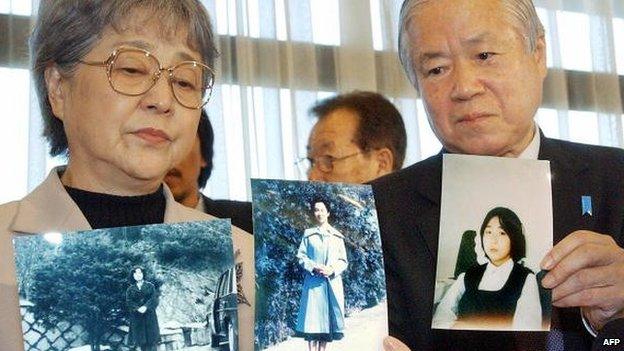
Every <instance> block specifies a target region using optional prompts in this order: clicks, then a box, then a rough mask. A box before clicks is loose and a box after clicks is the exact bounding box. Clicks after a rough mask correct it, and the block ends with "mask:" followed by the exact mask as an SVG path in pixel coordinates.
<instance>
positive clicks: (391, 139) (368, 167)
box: [307, 91, 407, 184]
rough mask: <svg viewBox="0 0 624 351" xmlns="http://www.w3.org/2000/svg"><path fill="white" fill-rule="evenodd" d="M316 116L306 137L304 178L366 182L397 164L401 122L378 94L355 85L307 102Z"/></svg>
mask: <svg viewBox="0 0 624 351" xmlns="http://www.w3.org/2000/svg"><path fill="white" fill-rule="evenodd" d="M311 113H312V114H313V115H315V116H316V117H318V122H317V123H316V125H315V126H314V128H312V132H311V133H310V138H309V140H308V157H307V161H308V162H309V164H308V179H310V180H315V181H324V182H344V183H356V184H360V183H366V182H369V181H371V180H373V179H376V178H379V177H381V176H383V175H386V174H389V173H390V172H393V171H395V170H398V169H401V166H402V165H403V159H404V158H405V146H406V143H407V142H406V139H407V137H406V133H405V125H404V124H403V119H402V118H401V114H400V113H399V111H398V110H397V109H396V107H394V105H392V103H391V102H390V101H388V100H387V99H386V98H385V97H383V96H382V95H380V94H377V93H372V92H364V91H355V92H352V93H348V94H342V95H337V96H334V97H332V98H329V99H326V100H323V101H321V102H319V103H318V104H317V105H315V106H314V107H312V109H311Z"/></svg>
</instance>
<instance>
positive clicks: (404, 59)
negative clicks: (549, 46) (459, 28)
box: [399, 0, 544, 88]
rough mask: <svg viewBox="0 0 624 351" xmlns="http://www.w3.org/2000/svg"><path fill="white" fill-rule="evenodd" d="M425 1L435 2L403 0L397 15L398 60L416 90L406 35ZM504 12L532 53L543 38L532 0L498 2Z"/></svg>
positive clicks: (542, 30) (409, 47)
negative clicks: (418, 8)
mask: <svg viewBox="0 0 624 351" xmlns="http://www.w3.org/2000/svg"><path fill="white" fill-rule="evenodd" d="M427 1H436V0H405V1H404V2H403V5H402V6H401V13H400V15H399V59H400V60H401V65H403V69H404V70H405V73H407V77H408V78H409V80H410V82H411V83H412V85H414V87H416V88H418V85H417V84H416V72H415V71H414V67H413V65H412V59H411V51H412V47H411V43H410V40H409V35H408V34H407V30H408V27H409V25H410V22H411V20H412V18H413V16H414V14H415V13H416V11H417V9H416V8H417V7H418V5H421V4H423V3H425V2H427ZM500 1H501V3H502V5H503V8H504V9H505V11H507V12H508V14H509V15H511V16H510V18H511V19H513V20H514V22H516V23H512V25H514V26H518V27H519V29H520V34H521V35H522V36H523V37H524V39H525V42H526V45H527V50H528V51H529V52H533V51H534V50H535V49H536V48H537V41H538V39H539V38H541V37H543V36H544V26H543V25H542V22H541V21H540V19H539V17H538V16H537V12H536V11H535V6H534V5H533V1H532V0H500Z"/></svg>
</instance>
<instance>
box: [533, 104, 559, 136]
mask: <svg viewBox="0 0 624 351" xmlns="http://www.w3.org/2000/svg"><path fill="white" fill-rule="evenodd" d="M535 120H536V122H537V126H538V127H539V128H540V129H541V130H542V132H544V135H546V136H547V137H549V138H555V139H558V138H559V114H558V113H557V110H554V109H551V108H540V109H538V110H537V115H536V118H535Z"/></svg>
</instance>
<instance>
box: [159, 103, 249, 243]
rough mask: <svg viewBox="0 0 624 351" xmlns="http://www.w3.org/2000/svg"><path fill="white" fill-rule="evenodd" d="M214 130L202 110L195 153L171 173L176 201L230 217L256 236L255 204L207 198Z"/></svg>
mask: <svg viewBox="0 0 624 351" xmlns="http://www.w3.org/2000/svg"><path fill="white" fill-rule="evenodd" d="M213 144H214V131H213V129H212V124H210V119H208V115H207V114H206V112H205V111H202V113H201V118H200V119H199V126H198V127H197V138H195V143H194V144H193V148H192V149H191V152H190V153H189V154H188V155H187V156H186V158H185V159H184V160H182V162H180V163H179V164H178V165H176V166H175V167H174V168H173V169H171V170H170V171H169V173H167V176H166V177H165V182H166V183H167V185H168V186H169V189H171V193H172V194H173V197H174V198H175V200H176V201H177V202H179V203H181V204H182V205H185V206H186V207H191V208H195V209H197V210H199V211H202V212H205V213H208V214H210V215H213V216H215V217H219V218H230V219H231V220H232V224H233V225H235V226H237V227H239V228H241V229H244V230H245V231H246V232H248V233H253V225H252V220H251V203H249V202H243V201H230V200H213V199H211V198H209V197H207V196H205V195H203V194H202V193H201V192H200V191H199V190H200V189H203V188H204V187H205V186H206V183H207V182H208V179H209V178H210V174H211V173H212V167H213V165H212V156H213V154H214V149H213Z"/></svg>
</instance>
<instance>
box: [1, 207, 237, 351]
mask: <svg viewBox="0 0 624 351" xmlns="http://www.w3.org/2000/svg"><path fill="white" fill-rule="evenodd" d="M13 244H14V248H15V264H16V270H17V277H18V292H19V307H20V313H21V316H22V333H23V337H24V349H25V351H35V350H36V351H43V350H57V351H65V350H66V351H100V350H120V351H122V350H123V351H134V350H141V351H161V350H193V351H212V350H237V349H238V346H237V340H238V332H237V331H238V315H237V285H236V267H235V266H234V258H233V256H234V255H233V252H232V238H231V224H230V221H229V220H222V219H219V220H213V221H202V222H187V223H174V224H156V225H146V226H134V227H120V228H109V229H98V230H90V231H82V232H71V233H43V234H40V235H27V236H15V237H14V239H13Z"/></svg>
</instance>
